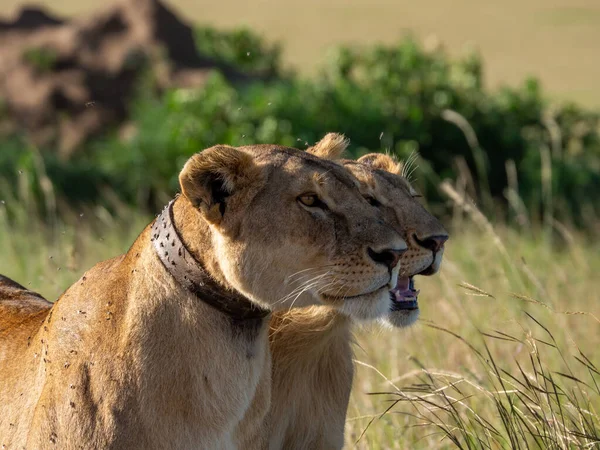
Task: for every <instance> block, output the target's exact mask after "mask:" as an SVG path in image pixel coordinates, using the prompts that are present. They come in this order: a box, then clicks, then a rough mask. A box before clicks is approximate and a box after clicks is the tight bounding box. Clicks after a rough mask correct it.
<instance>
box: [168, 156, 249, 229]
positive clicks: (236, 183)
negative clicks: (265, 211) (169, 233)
mask: <svg viewBox="0 0 600 450" xmlns="http://www.w3.org/2000/svg"><path fill="white" fill-rule="evenodd" d="M259 173H260V169H259V168H258V167H257V166H256V165H255V164H254V161H253V159H252V156H250V155H249V154H247V153H244V152H243V151H241V150H238V149H236V148H233V147H228V146H224V145H217V146H215V147H211V148H208V149H206V150H204V151H203V152H201V153H197V154H195V155H194V156H192V157H191V158H190V159H188V161H187V162H186V163H185V166H183V169H182V171H181V173H180V174H179V185H180V186H181V192H182V194H183V195H184V196H185V197H186V198H187V199H188V200H189V201H190V202H191V203H192V205H194V206H196V207H198V209H199V210H200V212H202V214H203V215H204V217H205V218H206V220H208V221H209V222H211V223H214V224H218V223H220V222H221V220H222V218H223V214H225V204H226V199H227V197H229V196H230V195H231V194H232V193H233V192H234V191H235V190H236V189H238V188H240V187H241V186H244V185H246V184H248V183H249V182H250V181H252V180H253V179H256V177H257V176H258V174H259Z"/></svg>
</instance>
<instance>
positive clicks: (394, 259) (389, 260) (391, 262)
mask: <svg viewBox="0 0 600 450" xmlns="http://www.w3.org/2000/svg"><path fill="white" fill-rule="evenodd" d="M406 250H407V249H406V248H403V249H395V248H386V249H383V250H381V251H376V250H373V249H372V248H370V247H369V249H368V253H369V256H370V257H371V259H372V260H373V261H375V262H376V263H379V264H385V265H386V266H387V268H388V269H393V268H394V267H396V266H397V265H398V262H399V261H400V257H401V256H402V254H403V253H404V252H405V251H406Z"/></svg>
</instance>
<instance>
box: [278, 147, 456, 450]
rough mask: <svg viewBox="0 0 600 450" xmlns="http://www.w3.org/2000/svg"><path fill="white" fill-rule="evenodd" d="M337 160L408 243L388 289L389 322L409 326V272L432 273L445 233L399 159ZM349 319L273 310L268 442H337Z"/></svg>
mask: <svg viewBox="0 0 600 450" xmlns="http://www.w3.org/2000/svg"><path fill="white" fill-rule="evenodd" d="M328 140H329V142H333V143H336V145H329V146H327V147H325V146H315V147H314V148H313V149H310V150H309V151H312V152H314V153H316V154H318V155H320V156H323V157H328V158H332V157H333V158H335V157H338V156H339V155H340V153H341V152H342V151H343V150H344V149H345V146H346V143H345V142H344V141H343V140H341V139H340V138H337V139H336V138H334V137H329V139H328ZM342 164H343V165H344V166H345V167H346V168H347V169H348V170H349V171H350V172H352V173H353V174H354V175H355V176H356V177H357V178H358V179H359V180H360V182H361V184H362V190H363V194H364V195H365V196H367V197H368V198H369V199H370V201H371V203H372V204H375V205H376V206H377V207H378V208H380V209H381V210H382V212H383V213H384V216H385V220H386V222H387V223H388V224H389V225H391V226H392V227H393V228H394V229H396V231H398V232H399V233H400V234H401V235H402V237H403V238H404V240H405V241H406V242H407V243H408V251H407V252H406V253H404V254H403V255H402V256H401V258H400V265H399V268H400V269H399V270H400V276H399V278H398V282H397V284H396V286H395V287H394V288H393V289H392V290H391V291H390V297H391V299H392V300H393V303H392V308H391V309H390V311H389V313H388V315H387V318H386V321H387V322H388V323H390V324H392V325H393V326H395V327H406V326H409V325H411V324H412V323H414V322H415V321H416V320H417V317H418V314H419V306H418V302H417V296H418V291H417V290H415V288H414V283H413V277H414V276H415V275H417V274H419V275H432V274H434V273H436V272H437V271H438V270H439V268H440V264H441V261H442V255H443V250H444V242H445V241H446V240H447V239H448V233H447V232H446V230H445V229H444V227H443V226H442V225H441V224H440V222H439V221H438V220H437V219H436V218H435V217H433V216H432V215H431V214H430V213H429V212H427V211H426V210H425V208H423V207H422V206H421V204H420V203H419V202H418V201H417V200H416V199H415V197H416V193H415V191H414V190H413V188H412V187H411V186H410V184H409V182H408V181H407V180H406V179H405V178H404V177H402V176H401V175H400V174H401V171H402V166H401V164H399V163H397V162H396V161H395V160H393V159H392V158H391V157H389V156H387V155H384V154H378V153H374V154H369V155H366V156H364V157H362V158H360V159H359V160H358V162H356V161H349V160H346V161H342ZM351 322H352V320H351V318H350V317H348V316H347V315H344V314H340V313H339V312H338V311H336V310H334V309H332V308H330V307H326V306H313V307H308V308H302V309H295V310H291V311H289V312H276V313H275V314H273V316H272V318H271V323H270V327H271V332H270V343H271V353H272V357H273V384H272V386H273V388H272V398H271V411H270V414H269V418H268V420H269V422H270V425H269V426H270V432H269V435H270V437H269V447H270V449H272V450H275V449H311V450H318V449H340V448H342V447H343V444H344V424H345V419H346V411H347V408H348V402H349V397H350V391H351V387H352V380H353V373H354V370H353V364H352V358H353V352H352V348H351V342H352V333H351V328H350V326H351Z"/></svg>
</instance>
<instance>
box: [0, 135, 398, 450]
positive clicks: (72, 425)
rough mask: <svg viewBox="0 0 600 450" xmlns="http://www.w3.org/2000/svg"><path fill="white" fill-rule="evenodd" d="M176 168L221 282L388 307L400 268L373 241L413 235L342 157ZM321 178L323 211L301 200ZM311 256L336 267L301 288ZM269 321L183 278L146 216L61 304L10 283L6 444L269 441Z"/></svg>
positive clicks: (1, 353) (306, 300) (185, 230)
mask: <svg viewBox="0 0 600 450" xmlns="http://www.w3.org/2000/svg"><path fill="white" fill-rule="evenodd" d="M316 175H318V177H316ZM315 178H318V179H319V180H320V182H319V183H318V186H316V183H315V181H314V180H315ZM180 180H181V187H182V192H183V195H182V196H180V197H179V198H178V199H177V200H176V201H175V203H174V207H173V212H174V222H175V226H176V228H177V230H178V232H179V234H180V235H181V237H182V240H183V241H184V242H185V244H186V245H187V247H188V249H189V250H190V252H191V253H192V254H193V255H194V258H196V260H197V261H199V262H200V264H201V265H202V266H203V267H204V268H205V270H206V271H207V272H208V273H209V274H210V276H211V277H212V278H213V279H215V280H216V281H217V282H218V283H220V284H221V285H222V286H223V289H228V290H232V291H237V292H240V293H242V294H244V295H245V296H246V297H247V298H248V301H252V302H255V303H256V304H258V305H262V306H267V307H269V308H272V309H273V310H278V309H279V310H280V309H288V308H289V307H290V306H291V305H292V304H293V303H295V304H296V305H312V304H315V303H318V302H326V303H331V304H335V305H336V306H337V307H339V308H343V307H347V308H349V310H351V311H352V310H355V311H357V315H356V317H357V318H358V319H363V318H365V317H366V318H376V317H378V315H381V313H382V311H384V310H385V307H386V306H387V305H389V298H387V292H385V290H386V289H387V287H385V288H379V286H381V285H383V286H388V285H389V284H390V283H391V282H392V280H391V279H390V275H389V272H388V269H387V268H386V267H384V266H382V265H381V264H379V263H377V262H376V261H374V260H372V259H370V257H369V256H368V252H367V249H368V248H374V249H385V248H398V247H402V246H405V244H404V242H403V241H402V239H401V238H400V237H399V235H398V234H397V233H396V232H395V231H394V230H393V229H391V228H390V227H389V226H387V225H386V224H384V223H383V222H382V221H381V213H380V212H378V211H376V210H375V209H373V208H372V207H371V206H370V205H369V204H368V203H367V202H366V201H365V200H364V198H363V197H362V195H361V194H360V192H359V190H358V188H357V186H358V181H357V180H356V179H355V178H353V177H352V176H350V175H349V174H348V172H347V171H345V170H344V169H343V168H341V167H340V166H338V165H336V164H334V163H331V162H329V161H323V160H320V159H318V158H316V157H314V156H311V155H306V154H305V153H304V152H301V151H299V150H296V149H289V148H282V147H275V146H254V147H243V148H232V147H226V146H218V147H214V148H211V149H207V150H205V151H204V152H202V153H200V154H197V155H194V156H193V157H192V158H191V159H190V160H189V161H188V162H187V163H186V165H185V167H184V169H183V170H182V172H181V174H180ZM317 188H318V190H319V192H320V194H321V195H322V199H323V201H325V202H327V205H328V209H327V210H319V209H314V208H312V209H311V208H306V207H304V206H302V205H300V204H299V202H298V200H297V198H298V196H301V195H303V194H305V193H306V192H315V190H316V189H317ZM315 268H316V269H318V270H321V272H323V268H325V269H327V271H326V272H323V273H331V274H330V275H331V276H330V275H327V277H329V278H327V277H325V278H324V279H325V280H326V281H323V278H322V279H321V280H320V282H319V283H316V284H315V283H313V284H311V285H310V286H304V289H301V290H297V289H296V288H297V287H298V284H295V283H294V280H295V279H294V278H293V277H294V276H298V275H299V274H302V273H303V271H307V270H308V271H311V270H315ZM352 272H356V274H355V275H352ZM334 276H335V277H334ZM374 288H378V289H377V292H372V291H373V289H374ZM342 289H343V290H344V291H343V293H344V294H345V295H354V296H356V297H355V298H348V299H345V298H344V297H342V295H341V294H340V291H341V290H342ZM324 294H329V295H324ZM346 303H351V304H352V305H354V306H346ZM357 305H358V306H357ZM267 333H268V323H267V322H266V321H263V322H235V321H232V320H231V319H230V318H229V317H228V316H225V315H224V314H223V313H221V312H220V311H217V310H216V309H214V308H212V307H211V306H209V305H208V304H206V303H204V302H203V301H202V299H201V298H198V297H197V296H196V295H194V294H191V293H190V292H189V291H187V290H186V289H185V288H183V287H182V286H181V285H179V284H178V283H177V282H175V280H174V278H173V277H172V276H171V275H170V273H169V272H167V270H166V269H165V267H164V266H163V265H162V263H161V262H160V260H159V259H158V257H157V255H156V252H155V250H154V248H153V246H152V244H151V241H150V228H149V226H148V227H147V228H146V229H145V230H144V231H143V232H142V233H141V234H140V236H139V237H138V238H137V239H136V241H135V242H134V243H133V245H132V246H131V248H130V249H129V250H128V251H127V253H125V254H124V255H121V256H118V257H116V258H113V259H111V260H108V261H104V262H101V263H99V264H97V265H96V266H94V267H93V268H91V269H90V270H88V271H87V272H86V273H85V274H84V275H83V276H82V277H81V279H80V280H79V281H77V282H76V283H75V284H74V285H72V286H71V287H70V288H69V289H67V290H66V291H65V293H64V294H63V295H62V296H61V297H60V298H59V299H58V301H57V302H56V303H54V305H52V306H51V305H50V304H49V303H48V302H46V301H44V300H43V299H41V298H40V297H39V296H37V295H36V294H34V293H31V292H30V291H27V290H25V289H24V288H23V287H22V286H19V285H16V283H13V282H10V280H9V281H6V280H4V281H3V282H2V283H0V405H2V406H1V413H0V440H1V442H0V444H3V445H5V446H6V448H8V449H19V450H20V449H23V448H26V449H35V450H39V449H61V450H62V449H65V450H70V449H81V448H84V449H94V448H102V449H167V448H168V449H190V448H194V449H197V448H206V449H229V448H236V447H237V448H240V447H243V448H251V447H255V448H258V447H260V446H262V445H263V444H264V440H265V438H266V437H267V434H266V433H265V432H264V429H265V425H264V423H265V422H264V419H265V415H266V414H267V411H268V408H269V403H270V392H271V365H270V362H271V361H270V352H269V351H268V335H267ZM251 402H252V405H253V408H252V410H250V411H248V408H249V405H250V404H251ZM260 424H263V425H262V426H260Z"/></svg>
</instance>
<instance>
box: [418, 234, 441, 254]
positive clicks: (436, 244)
mask: <svg viewBox="0 0 600 450" xmlns="http://www.w3.org/2000/svg"><path fill="white" fill-rule="evenodd" d="M448 237H449V236H448V235H447V234H438V235H435V236H427V237H425V238H423V239H419V238H418V237H417V235H416V234H415V235H414V238H415V242H416V243H417V244H419V245H420V246H421V247H423V248H426V249H428V250H431V251H432V252H434V253H436V252H439V251H440V250H441V248H442V247H443V246H444V243H445V242H446V241H447V240H448Z"/></svg>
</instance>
